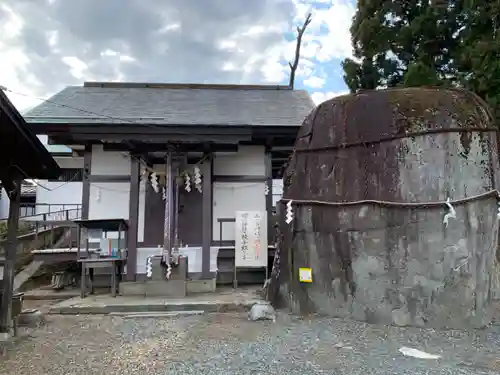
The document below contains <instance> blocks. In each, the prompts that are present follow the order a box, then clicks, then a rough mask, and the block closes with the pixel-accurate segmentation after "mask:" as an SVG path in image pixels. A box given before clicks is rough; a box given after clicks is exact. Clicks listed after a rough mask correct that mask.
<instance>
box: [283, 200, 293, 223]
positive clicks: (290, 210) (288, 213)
mask: <svg viewBox="0 0 500 375" xmlns="http://www.w3.org/2000/svg"><path fill="white" fill-rule="evenodd" d="M292 221H293V207H292V201H291V200H289V201H288V202H287V204H286V217H285V222H286V223H287V224H290V223H291V222H292Z"/></svg>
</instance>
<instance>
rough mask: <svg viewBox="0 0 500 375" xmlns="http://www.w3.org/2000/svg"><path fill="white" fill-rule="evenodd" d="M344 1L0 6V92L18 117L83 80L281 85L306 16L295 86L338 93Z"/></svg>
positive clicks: (321, 96) (141, 0)
mask: <svg viewBox="0 0 500 375" xmlns="http://www.w3.org/2000/svg"><path fill="white" fill-rule="evenodd" d="M354 9H355V3H354V2H353V1H350V0H252V1H248V0H231V1H227V0H183V1H178V0H163V1H156V0H107V1H102V0H71V1H65V0H37V1H36V2H34V1H32V0H4V1H2V3H1V4H0V19H1V20H2V22H1V23H0V34H1V35H2V38H0V53H1V54H2V59H1V60H0V72H2V73H1V75H0V85H2V86H5V87H7V88H8V89H10V90H12V91H14V92H16V93H17V94H12V93H8V95H9V97H10V98H11V100H12V101H13V102H14V104H15V105H16V106H17V107H18V108H19V109H20V110H21V111H23V110H26V109H29V108H31V107H33V106H35V105H37V104H39V103H40V99H39V98H42V99H43V98H48V97H50V96H51V95H53V94H54V93H56V92H57V91H59V90H61V89H62V88H64V87H65V86H67V85H80V84H82V82H83V81H142V82H172V83H176V82H196V83H247V84H250V83H251V84H276V83H281V84H287V83H288V74H289V67H288V61H291V60H293V55H294V50H295V36H296V32H295V27H296V26H297V25H301V24H302V22H303V20H304V18H305V17H306V15H307V14H308V13H309V12H312V23H311V24H310V25H309V27H308V29H307V32H306V34H305V35H304V40H303V46H302V53H301V60H300V65H299V69H298V71H297V77H296V84H295V86H296V88H304V89H307V90H308V91H309V92H310V93H311V95H312V97H313V99H314V100H315V102H317V103H319V102H321V101H323V100H325V99H328V98H331V97H333V96H336V95H339V94H342V93H344V92H345V91H346V87H345V84H344V82H343V79H342V69H341V67H340V62H341V61H342V60H343V59H344V58H345V57H349V56H350V55H351V51H352V49H351V44H350V35H349V27H350V24H351V19H352V15H353V14H354Z"/></svg>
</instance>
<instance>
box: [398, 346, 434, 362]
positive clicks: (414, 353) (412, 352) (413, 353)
mask: <svg viewBox="0 0 500 375" xmlns="http://www.w3.org/2000/svg"><path fill="white" fill-rule="evenodd" d="M399 352H400V353H402V354H403V355H405V356H407V357H414V358H420V359H439V358H441V356H440V355H436V354H430V353H426V352H423V351H421V350H418V349H413V348H408V347H406V346H403V347H401V348H399Z"/></svg>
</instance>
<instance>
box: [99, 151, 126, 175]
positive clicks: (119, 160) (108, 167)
mask: <svg viewBox="0 0 500 375" xmlns="http://www.w3.org/2000/svg"><path fill="white" fill-rule="evenodd" d="M90 174H92V175H111V176H112V175H114V176H118V175H122V176H126V175H130V155H129V154H127V153H125V152H114V151H113V152H112V151H103V149H102V145H94V146H92V161H91V167H90Z"/></svg>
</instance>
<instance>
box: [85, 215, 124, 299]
mask: <svg viewBox="0 0 500 375" xmlns="http://www.w3.org/2000/svg"><path fill="white" fill-rule="evenodd" d="M75 223H76V224H77V225H78V238H79V239H80V240H79V241H78V252H77V254H78V263H79V264H80V267H81V276H80V294H81V297H82V298H84V297H85V296H86V293H87V273H88V276H89V279H90V283H91V288H90V293H91V294H93V293H94V269H102V268H104V269H111V294H112V295H113V297H116V294H117V292H118V288H119V282H120V281H121V276H122V273H123V267H124V264H125V262H126V259H127V250H126V248H125V246H124V244H125V242H126V239H125V238H124V241H123V243H122V234H123V233H125V237H126V236H127V230H128V225H127V222H126V221H125V220H123V219H101V220H76V221H75ZM82 229H85V232H86V235H85V241H84V242H85V252H84V253H82V251H81V248H80V247H81V243H82V241H81V239H82V235H81V233H82ZM92 231H96V232H98V233H99V234H102V233H101V232H104V234H105V235H106V234H107V233H108V232H115V233H118V241H117V244H116V252H114V253H113V254H109V253H107V254H106V249H104V248H102V247H101V248H98V249H95V248H93V249H92V250H91V248H90V243H89V241H90V237H91V232H92ZM98 238H99V239H101V238H102V236H101V235H100V236H99V237H98Z"/></svg>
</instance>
